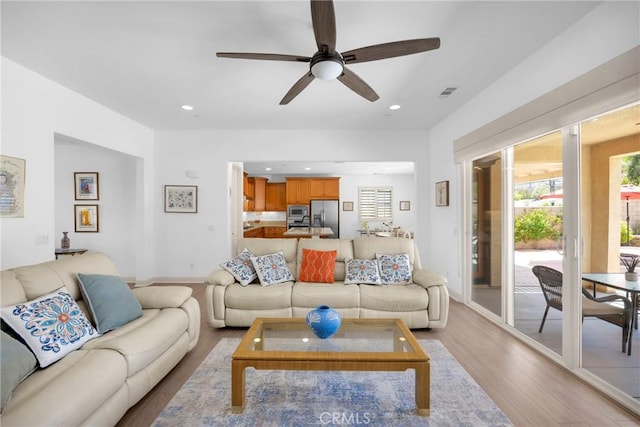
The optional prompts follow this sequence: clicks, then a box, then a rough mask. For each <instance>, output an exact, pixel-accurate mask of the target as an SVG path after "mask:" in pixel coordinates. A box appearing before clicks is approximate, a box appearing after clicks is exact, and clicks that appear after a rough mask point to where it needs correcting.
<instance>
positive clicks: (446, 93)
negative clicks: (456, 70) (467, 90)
mask: <svg viewBox="0 0 640 427" xmlns="http://www.w3.org/2000/svg"><path fill="white" fill-rule="evenodd" d="M456 89H458V88H457V87H448V88H446V89H445V90H443V91H442V92H440V98H446V97H447V96H449V95H451V94H452V93H453V92H454V91H455V90H456Z"/></svg>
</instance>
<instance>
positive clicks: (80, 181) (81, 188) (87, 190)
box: [73, 172, 100, 200]
mask: <svg viewBox="0 0 640 427" xmlns="http://www.w3.org/2000/svg"><path fill="white" fill-rule="evenodd" d="M73 178H74V182H75V188H76V191H75V194H76V200H100V197H99V196H98V172H75V173H74V174H73Z"/></svg>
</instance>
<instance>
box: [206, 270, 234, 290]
mask: <svg viewBox="0 0 640 427" xmlns="http://www.w3.org/2000/svg"><path fill="white" fill-rule="evenodd" d="M235 281H236V279H235V277H233V276H232V275H231V273H229V272H228V271H226V270H223V269H218V270H214V271H213V273H211V274H210V275H209V277H207V278H206V279H205V283H206V284H207V285H221V286H229V285H230V284H232V283H235Z"/></svg>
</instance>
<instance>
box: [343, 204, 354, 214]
mask: <svg viewBox="0 0 640 427" xmlns="http://www.w3.org/2000/svg"><path fill="white" fill-rule="evenodd" d="M342 210H343V211H345V212H351V211H353V202H342Z"/></svg>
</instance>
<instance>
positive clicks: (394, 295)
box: [205, 237, 449, 329]
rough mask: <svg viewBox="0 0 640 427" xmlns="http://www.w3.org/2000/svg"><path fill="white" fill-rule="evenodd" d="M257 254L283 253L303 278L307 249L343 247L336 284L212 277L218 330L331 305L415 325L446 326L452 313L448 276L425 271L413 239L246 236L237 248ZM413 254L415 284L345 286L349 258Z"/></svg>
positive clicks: (350, 313)
mask: <svg viewBox="0 0 640 427" xmlns="http://www.w3.org/2000/svg"><path fill="white" fill-rule="evenodd" d="M244 248H247V249H248V250H249V251H251V252H252V253H253V254H254V255H266V254H270V253H273V252H276V251H282V252H283V253H284V257H285V260H286V263H287V267H288V269H289V271H290V272H291V274H292V275H293V276H294V279H295V278H296V277H299V274H300V265H301V263H302V254H303V249H305V248H306V249H314V250H319V251H333V250H336V251H337V257H336V261H335V271H334V275H335V277H334V279H335V282H334V283H308V282H301V281H296V280H293V281H288V282H284V283H278V284H272V285H269V286H261V285H260V283H251V284H249V285H247V286H242V285H240V284H239V283H238V282H237V281H236V280H235V279H234V277H233V275H231V274H230V273H229V272H227V271H226V270H224V269H217V270H215V271H213V272H212V273H211V275H210V276H209V277H208V278H207V279H206V283H207V288H206V293H205V304H206V311H207V322H208V324H209V325H210V326H212V327H214V328H222V327H225V326H250V325H251V323H252V322H253V320H254V319H255V318H256V317H287V318H290V317H305V316H306V315H307V313H308V312H309V310H311V309H313V308H315V307H317V306H319V305H328V306H330V307H332V308H334V309H336V310H337V311H338V312H340V314H341V315H342V316H343V317H347V318H400V319H402V320H403V321H404V322H405V323H406V324H407V326H408V327H409V328H412V329H418V328H444V327H445V325H446V323H447V316H448V312H449V293H448V291H447V287H446V282H447V281H446V278H445V277H443V276H442V275H440V274H438V273H436V272H435V271H433V270H428V269H423V268H422V265H421V262H420V257H419V254H418V250H417V247H416V245H415V243H414V240H412V239H406V238H400V237H362V238H357V239H299V240H297V239H260V238H245V239H240V240H239V241H238V244H237V251H238V253H240V252H241V251H242V250H243V249H244ZM403 253H406V254H408V255H409V260H410V264H411V268H412V277H413V280H412V283H410V284H406V285H370V284H345V283H344V280H345V260H346V259H349V258H351V259H375V258H376V254H403Z"/></svg>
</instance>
